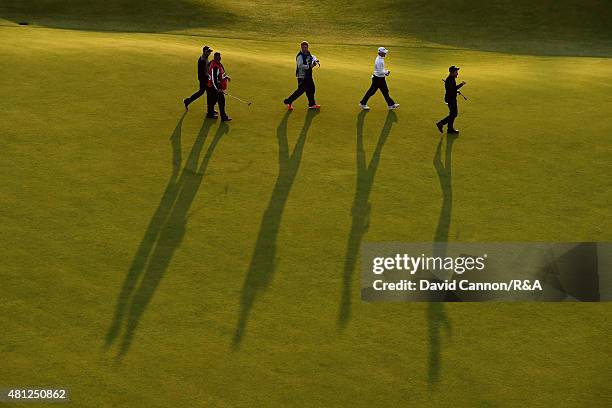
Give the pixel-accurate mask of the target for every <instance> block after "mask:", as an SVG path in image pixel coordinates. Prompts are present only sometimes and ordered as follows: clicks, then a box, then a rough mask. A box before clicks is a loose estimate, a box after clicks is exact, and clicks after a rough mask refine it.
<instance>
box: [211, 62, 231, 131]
mask: <svg viewBox="0 0 612 408" xmlns="http://www.w3.org/2000/svg"><path fill="white" fill-rule="evenodd" d="M229 81H230V77H228V76H227V74H226V73H225V68H224V67H223V64H221V53H220V52H215V55H214V57H213V60H212V61H211V62H210V64H208V86H209V87H210V88H212V92H214V94H215V99H214V101H215V102H214V103H213V106H212V107H213V108H214V105H215V103H218V104H219V110H220V111H221V121H222V122H228V121H230V120H232V118H230V117H229V116H227V113H226V112H225V93H224V91H225V90H226V89H227V83H228V82H229Z"/></svg>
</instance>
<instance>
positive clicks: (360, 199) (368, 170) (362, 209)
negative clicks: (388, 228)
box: [338, 111, 397, 328]
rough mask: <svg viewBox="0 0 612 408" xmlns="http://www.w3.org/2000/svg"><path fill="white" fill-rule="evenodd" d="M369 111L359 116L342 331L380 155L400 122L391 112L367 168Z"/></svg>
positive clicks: (341, 308)
mask: <svg viewBox="0 0 612 408" xmlns="http://www.w3.org/2000/svg"><path fill="white" fill-rule="evenodd" d="M365 115H366V111H361V112H360V113H359V115H358V116H357V180H356V188H355V197H354V198H353V206H352V208H351V215H352V217H353V221H352V223H351V231H350V233H349V237H348V244H347V247H346V256H345V258H344V274H343V285H342V296H341V301H340V313H339V315H338V325H339V326H340V327H342V328H344V327H346V324H347V323H348V321H349V319H350V317H351V298H352V286H353V272H354V270H355V264H356V263H357V256H358V254H359V248H360V246H361V241H362V239H363V236H364V235H365V233H366V232H367V230H368V226H369V217H370V192H371V191H372V186H373V185H374V176H376V170H377V169H378V163H379V162H380V155H381V153H382V149H383V146H384V145H385V143H386V142H387V138H388V137H389V133H390V132H391V127H392V126H393V123H395V122H397V116H396V114H395V112H393V111H389V113H388V114H387V118H386V120H385V124H384V125H383V128H382V130H381V132H380V136H379V137H378V142H377V143H376V148H375V149H374V153H373V154H372V158H371V159H370V163H369V164H366V157H365V150H364V148H363V123H364V120H365Z"/></svg>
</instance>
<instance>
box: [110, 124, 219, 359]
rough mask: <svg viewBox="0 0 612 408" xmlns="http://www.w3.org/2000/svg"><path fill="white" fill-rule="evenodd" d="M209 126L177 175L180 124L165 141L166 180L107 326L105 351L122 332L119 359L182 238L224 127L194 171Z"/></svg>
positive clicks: (179, 159) (126, 349) (125, 349)
mask: <svg viewBox="0 0 612 408" xmlns="http://www.w3.org/2000/svg"><path fill="white" fill-rule="evenodd" d="M181 121H182V119H181ZM213 123H214V122H212V121H209V120H206V121H204V124H203V125H202V128H201V129H200V132H199V134H198V136H197V138H196V140H195V142H194V145H193V147H192V148H191V151H190V153H189V156H188V158H187V160H186V162H185V166H184V167H183V169H182V171H180V174H179V169H180V165H181V158H180V124H181V122H179V125H177V129H178V130H175V132H174V134H173V136H172V138H171V139H172V140H173V166H172V176H171V177H170V180H169V182H168V185H167V186H166V190H165V192H164V194H163V196H162V199H161V201H160V204H159V206H158V208H157V210H156V211H155V213H154V215H153V217H152V218H151V221H150V222H149V226H148V228H147V231H146V232H145V236H144V238H143V240H142V242H141V243H140V246H139V248H138V250H137V252H136V255H135V256H134V260H133V261H132V265H131V266H130V269H129V270H128V274H127V276H126V278H125V281H124V283H123V287H122V290H121V293H120V295H119V298H118V300H117V306H116V309H115V315H114V318H113V322H112V324H111V327H110V328H109V330H108V333H107V335H106V346H107V347H109V346H110V345H111V344H112V343H113V342H114V341H115V340H116V338H117V337H118V336H119V334H120V332H121V331H122V328H123V338H122V340H121V346H120V348H119V353H118V356H119V357H121V356H123V355H124V354H125V353H126V352H127V351H128V350H129V347H130V345H131V343H132V340H133V337H134V334H135V332H136V328H137V327H138V323H139V321H140V318H141V317H142V314H143V313H144V311H145V309H146V308H147V306H148V304H149V302H150V301H151V299H152V297H153V294H154V293H155V290H156V289H157V287H158V285H159V283H160V281H161V279H162V278H163V276H164V273H165V272H166V269H167V268H168V265H169V264H170V261H171V260H172V257H173V256H174V252H175V251H176V249H177V248H178V247H179V246H180V244H181V242H182V240H183V237H184V235H185V227H186V224H187V220H188V211H189V209H190V208H191V205H192V203H193V201H194V199H195V196H196V193H197V192H198V189H199V188H200V185H201V184H202V179H203V177H204V174H205V172H206V168H207V167H208V164H209V162H210V159H211V158H212V154H213V152H214V150H215V148H216V146H217V144H218V143H219V141H220V140H221V137H222V136H223V135H224V134H225V133H227V131H228V129H229V128H228V127H227V125H226V124H224V123H222V124H221V125H220V126H219V128H218V130H217V132H216V133H215V136H214V138H213V140H212V142H211V143H210V145H209V146H208V149H207V150H206V153H205V155H204V159H203V161H202V163H201V164H200V166H199V168H198V167H197V164H198V161H199V157H200V153H201V151H202V148H203V146H204V142H205V140H206V138H207V135H208V133H209V131H210V128H211V127H212V124H213Z"/></svg>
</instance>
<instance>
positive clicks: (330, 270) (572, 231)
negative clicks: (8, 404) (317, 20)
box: [0, 5, 612, 407]
mask: <svg viewBox="0 0 612 408" xmlns="http://www.w3.org/2000/svg"><path fill="white" fill-rule="evenodd" d="M244 7H247V6H246V5H244ZM304 7H306V6H304ZM279 18H280V17H279ZM228 35H229V33H228ZM299 38H302V35H300V36H299ZM403 38H404V37H401V36H400V37H397V39H396V40H397V43H398V44H400V43H401V40H402V39H403ZM202 43H207V44H209V45H211V46H213V47H214V48H215V49H219V50H221V51H222V52H223V55H224V63H225V65H226V67H227V68H228V70H229V72H230V74H231V76H232V78H233V80H232V83H231V88H230V92H234V93H236V94H237V95H239V96H241V97H244V98H247V99H251V100H252V101H253V104H252V105H251V106H250V107H246V106H244V105H240V104H237V103H236V102H235V101H232V100H229V102H228V105H229V106H228V108H229V111H230V113H231V114H232V116H234V118H235V121H234V122H232V123H231V124H230V125H229V126H228V127H222V126H220V125H219V123H212V122H206V121H204V119H203V115H202V113H203V106H202V102H201V101H199V102H197V103H195V104H194V105H192V108H191V109H190V111H189V112H188V113H186V114H185V112H184V110H183V107H182V105H181V99H182V98H183V97H185V96H187V95H189V94H190V93H191V92H192V91H193V90H194V88H195V85H196V81H195V59H196V58H197V55H198V53H199V48H200V47H201V45H202ZM413 45H414V44H413ZM312 47H313V52H314V53H315V54H316V55H317V56H318V57H319V58H320V59H321V60H322V67H321V69H320V70H318V71H317V72H316V81H317V87H318V92H317V99H318V102H320V103H321V104H322V105H323V109H322V111H321V113H320V114H318V115H316V116H312V117H308V116H307V113H306V110H305V109H304V106H303V105H304V103H305V102H303V101H301V102H300V103H298V104H297V106H298V109H297V110H296V111H295V112H293V113H292V114H290V115H289V116H287V115H286V114H285V112H284V111H283V106H282V104H281V102H280V101H281V100H282V98H283V97H285V96H286V95H287V94H288V93H289V92H291V91H292V89H293V87H294V85H295V84H294V78H293V77H292V75H293V67H292V58H293V56H294V55H295V52H296V50H295V48H296V47H295V44H294V42H284V41H275V42H268V41H264V40H263V39H262V40H256V41H254V40H250V39H241V40H237V39H222V38H212V37H206V38H199V37H187V36H176V35H165V34H137V33H131V34H127V33H123V34H121V33H96V32H83V31H68V30H55V29H46V28H37V27H15V28H14V27H6V28H0V55H1V57H0V58H2V61H1V62H2V63H1V64H0V88H1V89H2V98H0V112H2V122H1V123H2V125H1V127H0V129H1V132H2V138H1V139H0V140H2V153H1V155H2V158H3V159H2V161H3V163H5V164H6V165H5V166H4V171H3V172H2V174H1V175H0V177H1V179H0V186H2V187H0V191H1V194H2V197H3V210H2V211H1V212H0V216H1V217H2V221H1V222H2V225H3V234H2V248H3V251H2V259H3V266H2V275H1V277H2V280H3V285H2V289H1V294H2V299H3V301H2V303H1V304H0V327H2V329H3V334H2V336H0V358H1V359H2V360H1V361H2V368H3V369H2V371H0V384H6V385H7V386H11V385H15V386H17V385H19V386H21V385H30V386H36V385H51V384H57V385H60V386H67V387H69V388H70V389H71V391H72V398H73V400H74V401H75V402H74V404H75V406H84V407H89V406H91V407H99V406H146V407H167V406H283V405H284V406H286V405H291V406H342V405H351V406H381V405H399V404H404V405H406V404H407V405H411V406H428V405H430V406H448V405H451V404H452V405H456V406H466V407H467V406H552V405H554V406H600V405H602V402H605V399H606V398H607V397H606V391H607V388H608V383H609V381H610V372H609V369H608V366H609V357H610V352H611V349H610V345H609V344H610V343H609V341H608V337H609V335H608V333H609V324H608V323H607V322H608V321H609V318H610V308H609V307H608V306H607V305H606V304H590V305H586V304H465V305H456V304H447V305H425V304H366V303H361V302H360V300H359V293H358V291H359V284H358V279H359V278H358V270H357V269H354V270H352V271H351V270H350V269H349V270H347V268H346V265H347V262H346V260H347V259H349V261H350V260H351V259H352V258H351V257H356V256H357V255H356V254H355V249H354V248H355V247H354V246H352V245H351V243H352V242H355V241H356V240H362V241H364V240H367V241H389V240H393V241H430V240H433V239H434V237H436V238H446V239H448V240H451V241H582V240H595V241H597V240H600V241H605V240H610V238H611V237H610V223H609V208H608V207H609V205H608V203H609V202H610V199H611V198H612V197H611V194H612V193H611V191H612V179H611V178H610V177H609V174H610V161H609V156H610V153H611V150H612V149H611V148H612V145H611V143H610V141H609V139H608V138H607V137H606V135H609V134H610V131H611V130H612V122H611V120H610V118H609V115H607V112H609V111H610V108H611V107H612V97H611V96H610V95H611V92H610V91H611V90H612V89H611V88H612V85H610V84H609V83H608V78H609V77H610V74H611V73H612V65H611V63H610V62H609V60H608V59H606V58H576V57H550V56H525V55H512V54H507V53H490V52H482V51H475V50H472V51H468V50H459V49H441V48H435V47H434V48H426V47H415V46H399V45H398V46H396V47H395V48H392V50H391V53H390V55H389V59H388V62H387V64H388V66H389V69H391V71H392V76H391V77H390V80H389V81H390V87H391V91H392V95H393V97H394V98H395V99H397V100H398V101H399V102H400V103H401V104H402V107H401V109H400V110H399V111H398V112H397V114H396V116H395V117H393V116H388V113H387V111H386V110H385V109H384V103H383V101H382V98H381V97H380V96H379V95H377V96H375V97H374V99H373V100H372V103H371V106H372V107H373V111H372V112H370V113H368V114H367V115H365V117H364V118H362V119H363V122H364V131H363V149H364V151H365V159H366V162H367V163H371V162H372V158H373V157H375V158H376V159H377V160H378V162H377V163H378V164H377V166H376V168H375V172H374V173H373V174H372V173H370V174H369V176H370V177H365V178H364V177H358V175H359V174H360V173H359V171H360V170H359V169H358V168H357V166H356V163H357V152H358V148H359V146H358V145H357V133H356V132H357V125H358V121H359V120H360V117H359V111H358V108H357V106H356V103H357V101H358V100H359V98H360V97H361V95H362V93H363V92H364V91H365V89H366V88H367V86H368V83H369V75H370V69H371V60H372V58H373V55H372V54H373V50H372V47H371V46H359V45H346V44H341V43H336V44H333V41H329V42H328V43H327V44H317V43H316V42H315V43H313V44H312ZM450 63H455V64H458V65H460V66H462V67H463V69H462V78H463V79H465V80H466V81H467V82H468V86H466V88H465V93H466V94H467V95H468V97H469V98H470V99H469V101H468V102H466V103H464V102H463V101H461V102H460V117H459V120H458V123H457V125H458V127H459V128H460V129H461V130H463V132H462V134H461V136H460V137H459V138H458V139H457V140H455V141H454V143H453V145H452V152H451V155H452V160H451V165H452V180H450V183H449V185H450V187H451V188H452V193H453V202H452V211H451V212H450V213H449V214H450V216H449V218H448V219H445V220H442V221H441V210H442V196H443V192H442V190H441V187H440V183H439V179H438V173H436V169H435V167H434V163H433V161H434V156H435V154H436V150H437V148H438V144H439V143H442V146H441V147H442V149H446V148H447V147H448V146H447V143H446V139H445V138H442V139H440V135H439V133H437V130H436V129H435V127H434V125H433V122H434V121H435V120H437V119H438V118H439V117H441V116H442V115H444V114H445V105H444V104H442V102H441V96H442V89H441V88H442V87H441V84H440V78H442V77H443V76H444V75H445V70H446V67H447V66H448V65H449V64H450ZM285 126H286V127H285ZM381 134H382V135H383V136H384V137H383V138H381V137H380V136H381ZM285 142H286V144H285ZM376 146H379V150H378V151H377V150H376ZM279 163H282V165H281V164H279ZM361 175H362V176H363V174H361ZM447 181H448V180H447ZM364 183H365V184H364ZM365 192H367V194H366V193H365ZM356 204H357V206H358V207H359V208H361V209H365V210H364V211H362V212H358V213H357V215H356V216H355V212H353V213H352V212H351V211H352V209H353V208H354V207H355V205H356ZM440 222H443V225H442V228H441V224H440ZM349 264H350V262H349ZM347 294H348V297H347Z"/></svg>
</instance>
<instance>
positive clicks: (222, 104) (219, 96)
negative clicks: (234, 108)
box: [209, 88, 227, 119]
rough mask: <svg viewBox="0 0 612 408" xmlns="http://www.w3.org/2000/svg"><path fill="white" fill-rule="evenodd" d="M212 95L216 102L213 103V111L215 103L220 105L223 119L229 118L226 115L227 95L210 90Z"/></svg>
mask: <svg viewBox="0 0 612 408" xmlns="http://www.w3.org/2000/svg"><path fill="white" fill-rule="evenodd" d="M210 94H211V95H213V97H214V101H215V102H213V104H212V107H211V109H214V108H215V103H218V104H219V112H221V119H225V118H227V113H225V94H224V93H223V91H221V90H219V91H216V90H215V89H214V88H210ZM209 113H210V112H209Z"/></svg>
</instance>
